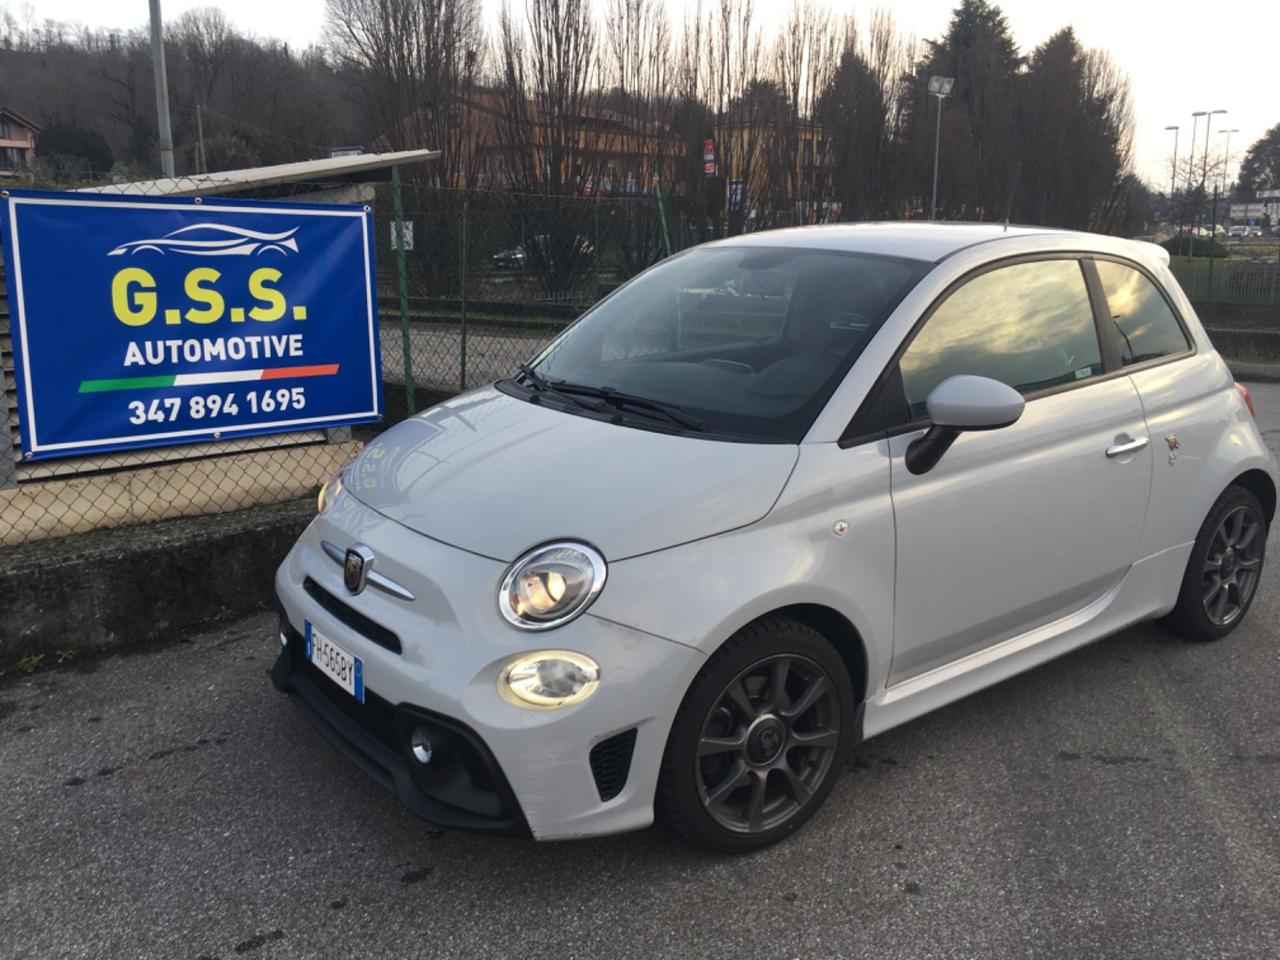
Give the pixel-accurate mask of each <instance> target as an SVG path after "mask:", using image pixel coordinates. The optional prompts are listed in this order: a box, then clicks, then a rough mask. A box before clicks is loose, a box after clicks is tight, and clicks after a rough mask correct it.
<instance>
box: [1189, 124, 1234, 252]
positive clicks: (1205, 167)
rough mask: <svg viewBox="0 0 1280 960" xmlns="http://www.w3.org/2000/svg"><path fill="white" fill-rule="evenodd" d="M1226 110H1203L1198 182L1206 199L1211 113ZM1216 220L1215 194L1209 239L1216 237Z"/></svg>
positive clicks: (1198, 208)
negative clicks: (1202, 159)
mask: <svg viewBox="0 0 1280 960" xmlns="http://www.w3.org/2000/svg"><path fill="white" fill-rule="evenodd" d="M1226 112H1227V111H1225V110H1206V111H1205V117H1204V163H1203V164H1202V165H1201V167H1200V183H1201V184H1202V185H1203V187H1204V198H1205V199H1206V200H1208V199H1209V131H1210V128H1211V127H1212V126H1213V115H1214V114H1215V113H1226ZM1192 156H1193V159H1192V162H1193V163H1194V162H1195V160H1194V154H1193V155H1192ZM1196 219H1197V220H1199V219H1200V205H1199V204H1196ZM1217 220H1218V198H1217V196H1216V195H1215V196H1214V198H1213V207H1212V212H1211V214H1210V222H1209V239H1210V240H1215V239H1217V238H1216V237H1214V235H1213V234H1214V231H1216V230H1217V228H1218V223H1217Z"/></svg>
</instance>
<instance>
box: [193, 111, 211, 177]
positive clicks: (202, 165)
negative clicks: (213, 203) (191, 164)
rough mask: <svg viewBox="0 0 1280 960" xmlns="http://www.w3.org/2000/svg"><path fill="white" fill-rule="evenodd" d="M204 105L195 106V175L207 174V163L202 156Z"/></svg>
mask: <svg viewBox="0 0 1280 960" xmlns="http://www.w3.org/2000/svg"><path fill="white" fill-rule="evenodd" d="M203 114H204V105H203V104H199V103H197V104H196V173H208V172H209V161H208V160H206V159H205V156H204V117H203Z"/></svg>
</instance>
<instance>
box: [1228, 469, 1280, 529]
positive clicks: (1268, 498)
mask: <svg viewBox="0 0 1280 960" xmlns="http://www.w3.org/2000/svg"><path fill="white" fill-rule="evenodd" d="M1228 486H1235V487H1244V488H1245V489H1246V490H1248V491H1249V492H1250V493H1252V494H1253V495H1254V496H1255V497H1257V498H1258V502H1259V503H1261V504H1262V511H1263V513H1264V514H1266V517H1267V523H1268V524H1271V523H1273V522H1274V521H1275V519H1276V485H1275V482H1274V481H1273V480H1272V479H1271V477H1270V476H1269V475H1268V474H1267V472H1266V471H1265V470H1258V469H1254V470H1246V471H1245V472H1244V473H1242V474H1240V476H1238V477H1236V478H1235V479H1234V480H1232V481H1231V483H1230V484H1228Z"/></svg>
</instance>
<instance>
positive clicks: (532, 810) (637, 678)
mask: <svg viewBox="0 0 1280 960" xmlns="http://www.w3.org/2000/svg"><path fill="white" fill-rule="evenodd" d="M325 542H327V543H329V544H331V545H333V546H337V547H338V548H340V549H342V550H345V549H346V548H347V547H348V546H350V545H351V544H353V543H356V542H359V543H363V544H365V545H367V546H369V547H370V548H371V549H372V550H373V551H374V553H375V554H376V557H377V559H376V561H375V563H376V566H375V569H376V570H378V571H380V572H381V573H383V574H385V575H386V576H388V577H390V578H391V579H393V580H395V581H396V582H397V583H399V584H401V585H402V586H404V587H406V588H408V589H409V590H410V591H411V592H412V593H413V595H414V599H413V600H404V599H401V598H399V597H396V596H392V595H390V594H388V593H386V592H384V591H380V590H376V589H373V588H371V587H370V588H366V589H365V590H364V591H363V592H362V593H360V594H358V595H355V596H352V595H351V594H349V593H348V592H347V591H346V589H345V587H344V586H343V583H342V568H341V566H340V565H339V564H337V563H335V562H334V560H332V559H331V558H330V557H329V556H328V555H326V553H325V551H324V548H323V546H322V543H325ZM505 570H506V564H504V563H500V562H498V561H494V560H490V559H487V558H484V557H478V556H476V555H475V554H471V553H467V552H466V551H463V550H459V549H457V548H454V547H450V546H447V545H445V544H441V543H439V542H436V541H433V540H431V539H429V538H427V537H424V536H422V535H420V534H418V533H415V532H414V531H412V530H409V529H408V528H407V527H404V526H402V525H400V524H397V523H395V522H394V521H391V520H389V519H387V518H386V517H384V516H382V515H380V514H378V513H376V512H375V511H373V510H370V509H369V508H367V507H365V506H364V505H363V504H360V503H359V502H358V501H357V500H355V499H354V498H353V497H352V496H351V495H350V494H349V493H344V494H342V495H340V497H339V500H338V501H337V502H336V503H335V505H334V507H332V508H331V509H329V510H327V511H326V512H325V513H324V514H322V515H321V516H319V517H317V518H316V520H315V521H313V523H312V524H311V526H310V527H308V529H307V530H306V532H304V534H303V535H302V537H301V538H300V539H299V541H298V543H297V544H295V546H294V548H293V550H291V551H290V553H289V556H288V557H287V558H286V559H285V562H284V563H283V564H282V565H281V567H280V570H279V572H278V573H277V575H276V593H277V597H278V599H279V601H280V607H281V613H282V617H283V630H284V632H285V634H286V636H288V637H290V638H291V640H290V643H289V644H288V646H287V647H286V648H285V651H284V653H283V654H282V656H281V659H280V661H279V662H278V663H277V665H276V668H275V670H274V671H273V680H274V681H275V683H276V685H277V686H278V687H280V688H281V689H284V690H287V691H289V692H290V693H292V694H293V695H294V699H295V700H296V701H297V703H298V705H299V706H300V707H301V708H302V710H303V712H304V713H305V714H306V715H307V716H308V718H309V719H311V720H312V722H313V723H315V724H316V726H317V727H318V728H319V729H320V731H321V732H322V733H323V734H324V736H325V737H326V738H327V739H329V740H330V742H332V743H333V744H334V745H335V746H336V747H337V748H338V749H339V750H340V751H341V752H343V753H344V754H346V755H347V756H348V757H350V758H351V759H352V760H354V761H355V762H356V763H357V764H358V765H359V766H361V767H362V768H363V769H365V770H366V771H367V772H369V773H370V774H371V775H372V776H373V777H374V779H376V780H378V781H379V782H381V783H382V784H383V785H384V786H386V787H387V788H388V789H391V790H393V791H394V792H396V793H397V794H398V795H399V796H400V798H401V800H403V801H404V803H405V805H406V806H407V807H409V809H411V810H413V811H414V812H416V813H419V814H420V815H422V816H423V817H425V818H427V819H428V820H432V821H434V822H437V823H440V824H441V825H444V826H451V827H454V828H458V829H469V830H483V831H486V832H491V833H501V834H509V835H521V834H524V835H529V834H531V835H532V836H534V837H535V838H537V839H559V838H568V837H578V836H590V835H597V834H604V833H616V832H621V831H624V830H632V829H639V828H642V827H645V826H648V825H649V824H650V823H652V821H653V796H654V791H655V789H656V785H657V778H658V770H659V767H660V765H661V761H662V753H663V751H664V749H665V746H666V738H667V734H668V732H669V730H670V726H671V721H672V719H673V718H674V715H675V711H676V709H677V708H678V706H679V703H680V700H681V699H682V697H683V695H684V691H685V690H687V689H688V686H689V683H690V681H691V680H692V678H693V676H694V674H695V673H696V672H697V670H698V669H699V668H700V667H701V665H702V663H703V662H704V657H703V655H702V654H701V653H700V652H699V651H697V650H695V649H693V648H691V647H689V646H685V645H683V644H679V643H674V642H672V641H669V640H664V639H662V638H660V637H656V636H653V635H651V634H646V633H642V632H640V631H638V630H634V629H631V628H629V627H624V626H621V625H618V624H615V623H612V622H609V621H606V620H602V619H599V618H597V617H593V616H592V615H591V614H590V613H588V614H586V615H584V616H581V617H579V618H578V619H577V620H575V621H573V622H572V623H569V624H566V625H565V626H563V627H560V628H558V629H556V630H555V631H553V632H552V633H551V634H529V633H526V632H524V631H520V630H517V629H516V628H514V627H512V626H511V625H509V624H508V623H506V621H505V620H503V619H502V617H501V615H500V614H499V612H498V609H497V602H496V598H497V591H498V587H499V585H500V583H501V580H502V576H503V574H504V573H505ZM334 600H337V601H338V602H339V605H335V604H334V602H333V601H334ZM308 621H309V622H311V623H313V624H314V625H315V626H316V628H318V629H320V630H322V631H323V632H324V633H325V634H326V635H328V636H331V637H333V638H334V639H335V640H337V641H338V643H340V644H341V645H342V646H343V647H344V648H345V649H346V650H348V651H349V652H350V653H352V654H354V655H355V656H358V657H359V658H360V659H361V661H362V663H363V665H364V685H365V690H366V704H365V706H364V707H361V706H360V704H359V703H358V702H356V701H355V700H354V699H353V698H351V697H349V696H348V695H347V694H346V693H345V692H343V691H341V690H340V689H338V688H337V687H336V685H335V684H333V683H332V682H331V681H330V680H329V679H328V678H327V677H325V676H324V675H323V674H320V673H319V672H318V671H316V670H315V668H314V667H312V666H311V665H310V664H309V663H307V662H306V660H305V652H304V651H303V648H302V644H301V642H300V639H299V638H300V636H301V635H302V633H303V632H304V629H305V624H306V623H307V622H308ZM375 626H376V630H375V629H373V628H374V627H375ZM548 647H554V648H563V649H570V650H576V651H579V652H581V653H584V654H586V655H588V656H590V657H591V658H592V659H594V660H595V661H596V662H597V663H599V664H600V665H601V682H600V687H599V688H598V689H597V691H596V693H595V694H594V695H593V696H592V697H591V698H590V699H588V700H586V701H584V702H583V703H580V704H576V705H574V706H572V707H566V708H563V709H559V710H529V709H524V708H522V707H519V706H516V705H514V704H512V703H510V702H508V701H507V700H506V699H504V698H503V697H502V696H501V695H500V694H499V693H498V689H497V682H498V677H499V674H500V672H501V670H502V668H503V667H504V666H505V665H506V664H507V663H508V662H509V661H510V660H511V659H512V658H513V657H515V656H517V655H519V654H522V653H526V652H529V651H531V650H538V649H546V648H548ZM414 717H416V718H418V719H425V721H427V722H429V723H434V724H437V725H440V726H442V727H445V728H446V729H447V730H448V731H449V732H450V733H451V735H452V736H454V737H456V738H457V739H458V743H459V744H460V745H461V746H462V747H463V748H465V754H466V756H467V757H468V758H469V760H468V763H467V764H466V769H467V771H468V772H469V774H473V776H471V777H470V780H467V778H463V780H462V781H460V782H457V783H453V784H452V785H451V787H450V789H451V790H452V792H448V791H446V792H445V793H441V790H440V786H441V785H440V783H439V782H435V781H432V782H426V783H424V780H423V771H421V770H420V769H418V768H417V767H416V766H414V761H412V760H410V759H409V754H408V753H407V751H406V748H405V742H404V739H403V736H402V735H403V733H404V727H405V724H406V723H408V719H406V718H414ZM618 744H622V745H624V746H625V748H626V749H625V750H623V751H619V750H617V749H614V747H615V746H617V745H618ZM624 754H625V756H626V757H627V758H629V760H630V763H629V765H626V766H625V767H624V768H623V769H622V771H621V777H620V778H619V776H618V774H619V771H618V766H619V763H618V757H619V756H620V755H624ZM593 760H594V761H596V763H595V765H594V767H593ZM609 763H612V774H613V775H614V778H615V780H617V783H616V789H605V786H604V781H603V780H602V769H603V767H604V766H607V765H608V764H609ZM605 772H606V773H607V772H608V771H605ZM486 783H487V784H488V787H487V788H486V789H485V790H481V789H476V790H472V791H471V792H469V793H468V791H467V789H466V788H469V787H476V786H477V785H480V786H484V785H485V784H486Z"/></svg>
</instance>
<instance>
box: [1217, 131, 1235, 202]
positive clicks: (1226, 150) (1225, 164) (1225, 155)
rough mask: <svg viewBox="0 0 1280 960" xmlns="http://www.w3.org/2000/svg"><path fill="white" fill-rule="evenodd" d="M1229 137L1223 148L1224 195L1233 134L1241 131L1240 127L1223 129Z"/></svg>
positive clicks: (1224, 193) (1224, 194)
mask: <svg viewBox="0 0 1280 960" xmlns="http://www.w3.org/2000/svg"><path fill="white" fill-rule="evenodd" d="M1222 132H1223V133H1224V134H1225V135H1226V138H1227V143H1226V146H1225V147H1223V149H1222V178H1221V179H1222V195H1223V196H1226V194H1227V168H1228V167H1229V166H1230V165H1231V135H1232V134H1233V133H1239V132H1240V128H1239V127H1232V128H1231V129H1230V130H1223V131H1222Z"/></svg>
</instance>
